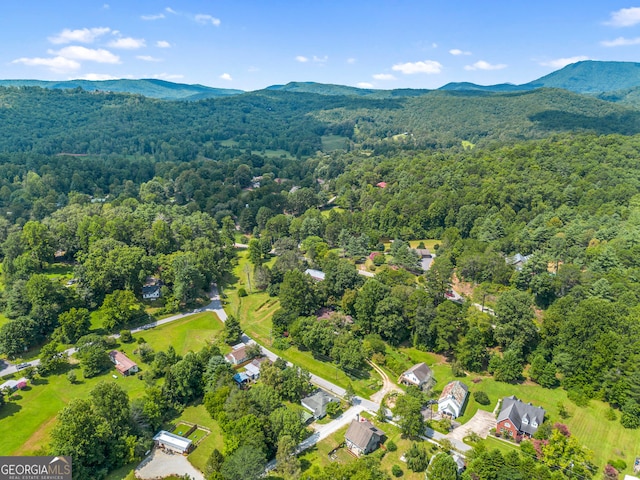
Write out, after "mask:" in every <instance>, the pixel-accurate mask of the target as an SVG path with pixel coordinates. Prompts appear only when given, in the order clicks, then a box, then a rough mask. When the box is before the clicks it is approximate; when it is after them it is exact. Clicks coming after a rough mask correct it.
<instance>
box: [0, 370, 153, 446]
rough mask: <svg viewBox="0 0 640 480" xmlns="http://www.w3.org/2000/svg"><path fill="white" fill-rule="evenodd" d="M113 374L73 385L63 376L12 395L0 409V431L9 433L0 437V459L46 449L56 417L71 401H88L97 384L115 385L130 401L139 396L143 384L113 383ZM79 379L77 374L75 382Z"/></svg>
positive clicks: (131, 381)
mask: <svg viewBox="0 0 640 480" xmlns="http://www.w3.org/2000/svg"><path fill="white" fill-rule="evenodd" d="M114 371H115V370H109V371H108V372H106V373H104V374H103V375H100V376H98V377H94V378H90V379H87V380H80V381H79V382H78V383H77V384H75V385H71V384H70V383H69V381H68V380H67V378H66V375H64V374H62V375H52V376H50V377H47V378H46V379H42V380H39V381H38V382H37V384H30V385H29V387H27V389H25V390H23V391H21V392H18V393H17V394H15V395H14V398H15V400H13V401H11V402H9V403H8V404H7V405H5V406H4V407H2V408H1V409H0V423H1V424H2V430H3V431H4V432H11V435H1V436H0V455H33V454H34V453H35V452H36V451H37V450H38V449H39V448H42V447H45V446H47V445H48V444H49V434H50V433H51V430H52V429H53V427H54V425H55V416H56V414H57V413H58V412H59V411H60V410H62V409H63V408H64V407H65V406H66V405H67V404H68V403H69V401H71V400H72V399H74V398H88V397H89V392H90V391H91V390H92V389H93V387H95V386H96V384H98V382H100V381H103V380H104V381H107V382H116V383H118V384H119V385H120V386H121V387H122V388H123V389H124V390H125V391H126V392H127V393H128V394H129V396H130V397H131V398H135V397H140V396H142V394H143V393H144V387H145V385H144V382H142V381H141V380H139V379H138V378H136V377H128V378H122V377H120V376H118V377H117V378H116V379H114V378H113V377H112V375H113V372H114ZM81 377H82V374H81V373H80V372H79V370H78V378H81Z"/></svg>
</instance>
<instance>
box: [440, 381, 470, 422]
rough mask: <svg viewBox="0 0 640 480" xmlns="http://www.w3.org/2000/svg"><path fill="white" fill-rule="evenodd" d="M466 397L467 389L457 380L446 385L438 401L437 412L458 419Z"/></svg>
mask: <svg viewBox="0 0 640 480" xmlns="http://www.w3.org/2000/svg"><path fill="white" fill-rule="evenodd" d="M467 395H469V389H468V388H467V386H466V385H465V384H464V383H462V382H460V381H458V380H456V381H455V382H450V383H448V384H447V386H446V387H444V390H442V395H440V398H439V399H438V412H440V413H445V414H447V415H449V416H450V417H451V418H458V417H459V416H460V415H461V414H462V409H463V408H464V403H465V401H466V400H467Z"/></svg>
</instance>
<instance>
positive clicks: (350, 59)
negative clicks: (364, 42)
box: [347, 58, 357, 65]
mask: <svg viewBox="0 0 640 480" xmlns="http://www.w3.org/2000/svg"><path fill="white" fill-rule="evenodd" d="M356 62H357V60H356V59H355V58H347V63H348V64H349V65H353V64H354V63H356Z"/></svg>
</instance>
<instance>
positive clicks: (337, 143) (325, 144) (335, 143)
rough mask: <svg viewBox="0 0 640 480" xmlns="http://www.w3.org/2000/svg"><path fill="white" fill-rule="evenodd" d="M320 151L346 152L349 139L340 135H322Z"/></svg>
mask: <svg viewBox="0 0 640 480" xmlns="http://www.w3.org/2000/svg"><path fill="white" fill-rule="evenodd" d="M321 140H322V151H323V152H332V151H333V150H346V149H347V145H348V143H347V142H348V141H349V139H348V138H347V137H344V136H342V135H323V136H322V138H321Z"/></svg>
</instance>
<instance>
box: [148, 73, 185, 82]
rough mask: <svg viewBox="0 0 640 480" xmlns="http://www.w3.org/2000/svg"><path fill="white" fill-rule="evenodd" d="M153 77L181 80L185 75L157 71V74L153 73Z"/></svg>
mask: <svg viewBox="0 0 640 480" xmlns="http://www.w3.org/2000/svg"><path fill="white" fill-rule="evenodd" d="M151 78H158V79H160V80H180V79H181V78H184V75H176V74H169V73H156V74H155V75H151Z"/></svg>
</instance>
